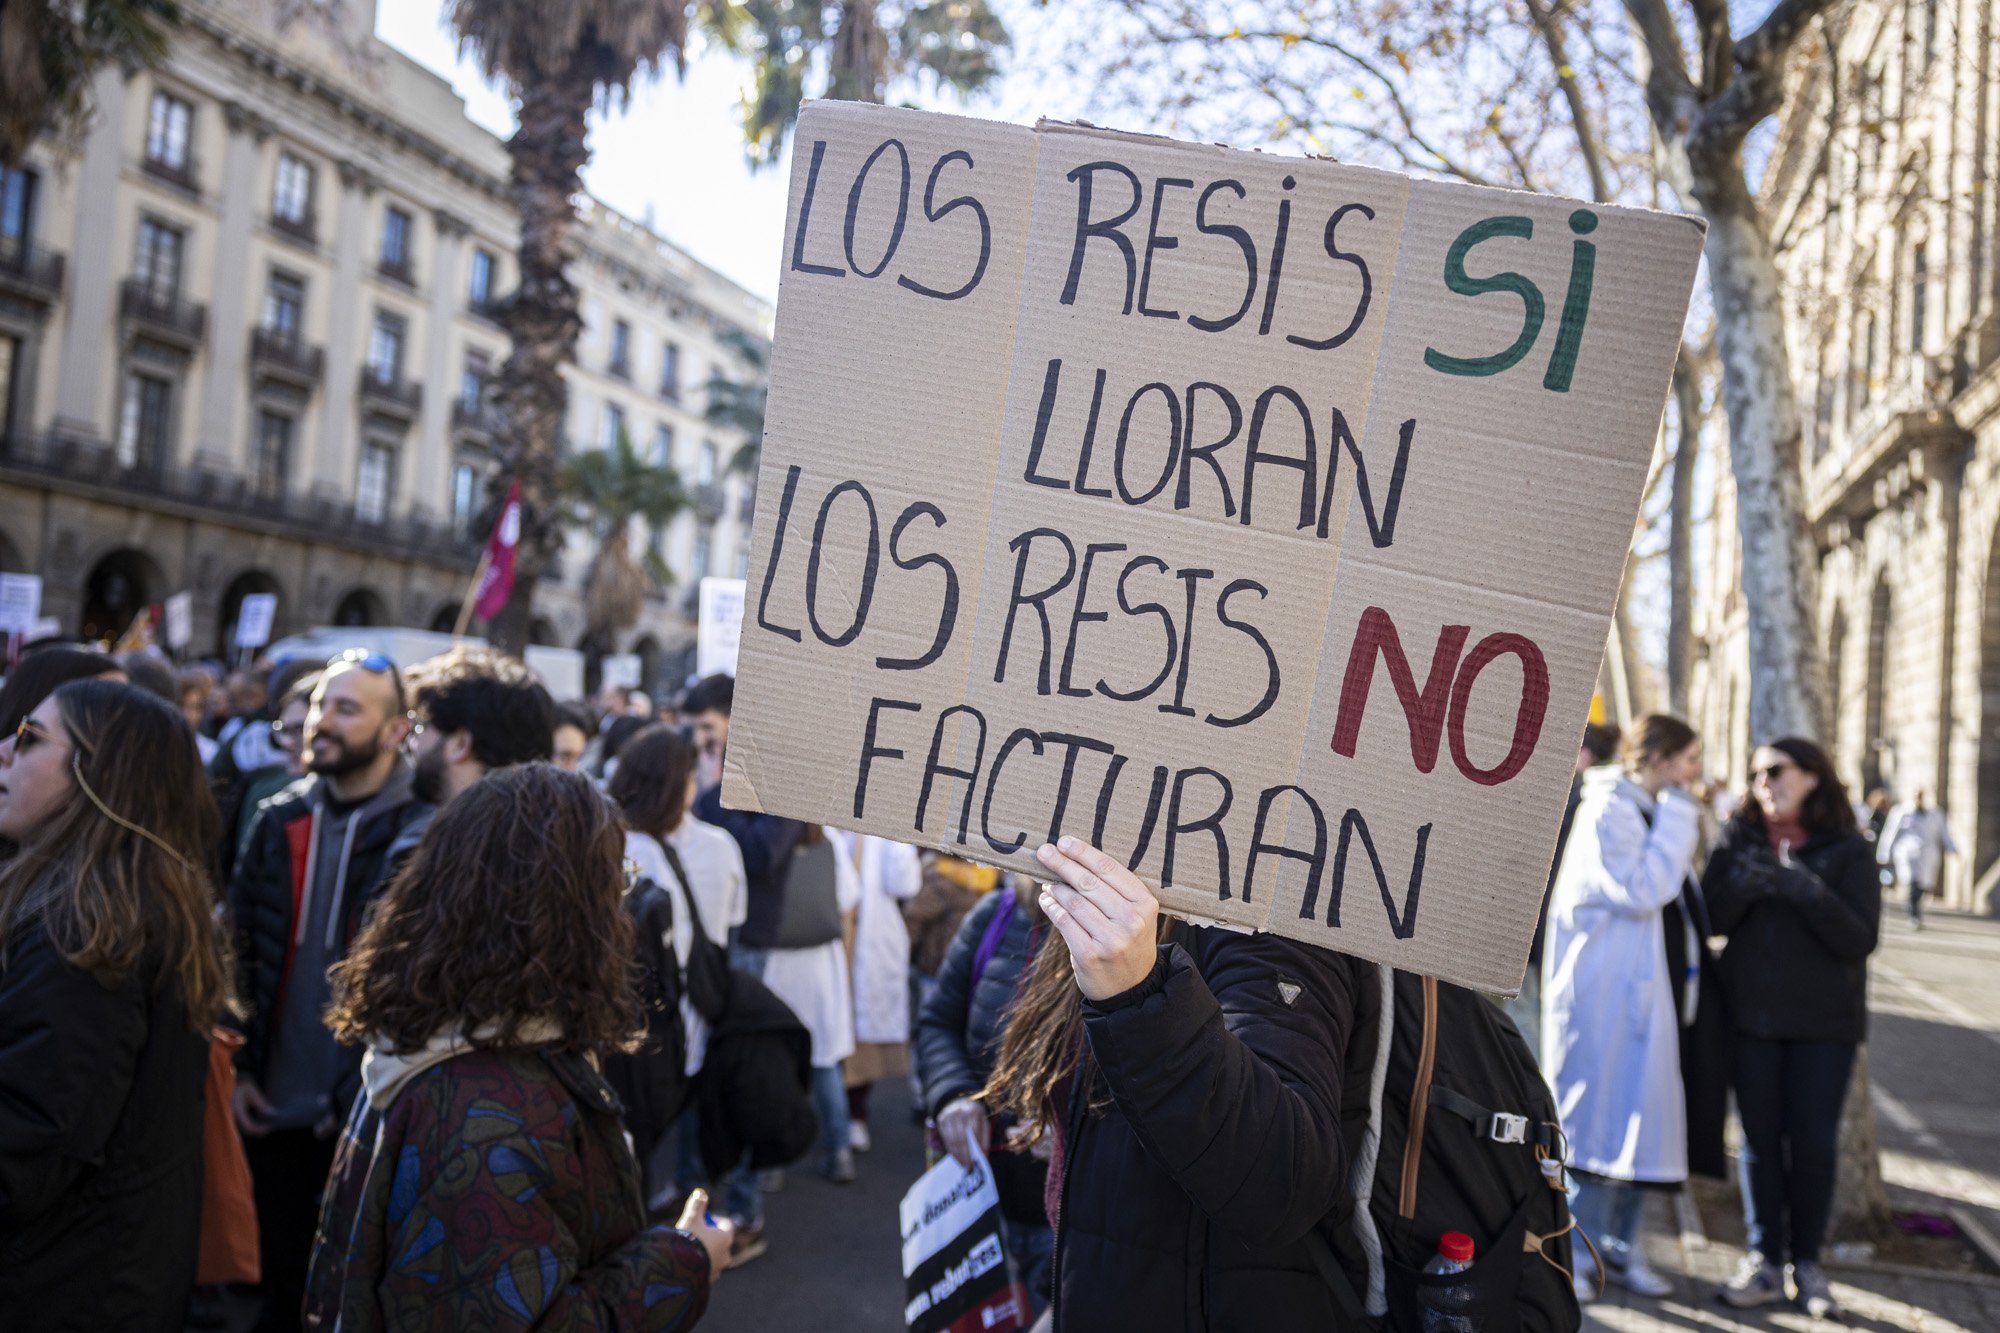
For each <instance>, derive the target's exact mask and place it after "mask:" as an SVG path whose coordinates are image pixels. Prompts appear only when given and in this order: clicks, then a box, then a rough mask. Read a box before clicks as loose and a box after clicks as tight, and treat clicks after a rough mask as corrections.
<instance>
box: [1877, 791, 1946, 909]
mask: <svg viewBox="0 0 2000 1333" xmlns="http://www.w3.org/2000/svg"><path fill="white" fill-rule="evenodd" d="M1946 852H1951V853H1953V854H1954V855H1956V854H1957V852H1958V844H1957V843H1955V842H1953V841H1952V840H1951V828H1950V826H1949V825H1947V824H1946V823H1945V818H1944V811H1942V810H1940V809H1938V808H1937V807H1936V806H1934V805H1927V806H1925V807H1924V808H1923V809H1921V810H1919V809H1917V807H1916V806H1914V805H1912V804H1911V803H1910V802H1908V801H1905V802H1903V803H1902V804H1901V805H1899V806H1897V807H1896V808H1895V809H1893V810H1891V811H1890V812H1889V822H1888V823H1886V824H1884V825H1883V826H1882V840H1881V842H1880V843H1879V844H1877V847H1876V852H1875V854H1876V856H1877V857H1878V858H1879V859H1880V860H1881V863H1882V864H1883V865H1885V866H1889V867H1891V868H1893V869H1894V870H1895V872H1896V882H1897V883H1898V884H1902V885H1904V886H1906V887H1907V886H1909V885H1911V884H1914V885H1916V886H1917V887H1918V888H1920V889H1922V890H1924V892H1926V893H1928V892H1930V891H1931V890H1932V889H1935V888H1936V887H1937V886H1938V876H1939V875H1940V874H1941V873H1943V871H1944V854H1945V853H1946Z"/></svg>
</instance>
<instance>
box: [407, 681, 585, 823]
mask: <svg viewBox="0 0 2000 1333" xmlns="http://www.w3.org/2000/svg"><path fill="white" fill-rule="evenodd" d="M406 684H407V687H408V691H409V703H410V723H411V735H410V741H409V755H410V762H411V769H412V771H411V774H410V794H411V795H412V796H414V797H416V799H417V800H419V801H422V802H424V803H425V804H427V805H430V806H432V807H434V808H442V807H443V806H445V805H446V804H448V803H449V802H451V801H453V800H455V799H456V798H457V797H459V796H460V795H462V794H463V793H464V792H465V790H466V788H468V787H470V786H472V784H473V783H475V782H478V781H480V780H481V779H482V778H484V777H486V776H487V775H488V774H490V773H493V772H495V771H497V770H499V769H503V768H509V767H512V766H513V765H515V764H529V763H534V762H536V761H546V760H547V759H549V757H550V756H551V755H552V754H553V753H554V749H555V722H556V706H555V701H554V700H553V699H551V698H549V692H548V691H547V690H546V689H543V688H542V683H541V682H540V681H539V680H537V679H535V676H534V673H533V672H531V671H529V670H528V668H527V667H526V666H525V665H523V664H522V662H521V660H520V659H519V658H517V657H511V656H509V655H508V654H506V653H503V652H500V651H499V650H498V649H494V648H485V647H475V646H472V645H467V644H461V645H459V646H457V647H455V648H452V649H450V650H449V651H447V652H444V653H440V654H439V655H438V656H436V657H433V658H429V659H427V660H425V661H422V662H419V663H417V664H416V665H415V666H413V667H411V668H410V674H409V679H408V681H407V682H406ZM398 843H399V844H404V845H409V846H414V844H415V838H414V837H413V836H412V833H411V830H410V829H407V828H406V829H405V830H404V831H403V833H402V835H401V837H400V838H399V839H398ZM402 849H403V848H402V846H400V845H399V848H398V850H399V851H401V850H402Z"/></svg>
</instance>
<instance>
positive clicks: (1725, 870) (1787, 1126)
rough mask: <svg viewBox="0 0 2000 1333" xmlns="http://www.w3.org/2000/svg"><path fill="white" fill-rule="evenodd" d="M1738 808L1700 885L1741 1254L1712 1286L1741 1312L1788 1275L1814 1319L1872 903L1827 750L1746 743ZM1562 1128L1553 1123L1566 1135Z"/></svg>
mask: <svg viewBox="0 0 2000 1333" xmlns="http://www.w3.org/2000/svg"><path fill="white" fill-rule="evenodd" d="M1750 775H1751V776H1750V795H1751V799H1750V800H1747V801H1745V802H1744V803H1743V807H1742V809H1741V810H1740V811H1739V812H1738V814H1737V816H1736V818H1735V819H1734V820H1732V821H1731V822H1730V825H1729V827H1728V828H1727V829H1726V830H1725V831H1724V833H1723V840H1722V845H1721V846H1720V847H1719V848H1717V849H1716V853H1715V855H1714V856H1713V857H1711V858H1710V860H1709V863H1708V869H1707V871H1706V873H1705V874H1704V875H1703V877H1702V884H1703V887H1704V888H1705V889H1706V890H1707V893H1708V902H1709V909H1710V911H1711V913H1712V914H1713V919H1714V925H1715V929H1716V930H1718V931H1720V932H1721V933H1723V934H1725V935H1727V936H1728V937H1729V943H1728V945H1727V946H1726V947H1725V948H1724V949H1723V951H1722V961H1721V973H1722V982H1723V989H1724V992H1725V993H1726V994H1727V996H1728V997H1729V1015H1730V1019H1731V1021H1732V1022H1733V1023H1734V1024H1735V1027H1736V1113H1737V1115H1738V1117H1739V1118H1740V1119H1741V1120H1742V1122H1743V1147H1742V1152H1741V1155H1740V1161H1741V1167H1742V1172H1743V1212H1744V1220H1745V1222H1746V1223H1747V1224H1748V1227H1749V1232H1750V1238H1749V1245H1750V1254H1749V1256H1748V1257H1747V1258H1746V1259H1745V1260H1744V1263H1743V1267H1742V1269H1741V1270H1740V1271H1739V1272H1738V1273H1737V1274H1736V1276H1735V1277H1734V1278H1732V1279H1731V1280H1730V1282H1729V1283H1728V1284H1727V1285H1726V1286H1725V1287H1724V1288H1723V1291H1722V1297H1723V1299H1724V1300H1726V1301H1728V1302H1729V1304H1731V1305H1733V1306H1736V1307H1737V1308H1739V1309H1742V1308H1747V1307H1750V1306H1755V1305H1765V1304H1769V1303H1771V1302H1774V1301H1780V1300H1783V1299H1784V1296H1785V1270H1784V1266H1785V1264H1786V1263H1787V1261H1789V1262H1790V1264H1791V1274H1792V1279H1793V1282H1794V1284H1795V1286H1796V1288H1797V1291H1798V1299H1799V1303H1800V1304H1801V1305H1802V1306H1804V1307H1805V1309H1806V1311H1807V1313H1808V1314H1810V1315H1812V1316H1813V1317H1814V1318H1822V1317H1826V1316H1830V1315H1836V1314H1838V1312H1839V1306H1838V1304H1837V1302H1835V1300H1834V1297H1833V1290H1832V1288H1831V1286H1829V1285H1828V1283H1827V1279H1826V1274H1825V1272H1824V1271H1823V1270H1822V1269H1821V1268H1820V1266H1819V1256H1820V1247H1821V1245H1822V1243H1823V1242H1824V1241H1825V1238H1826V1229H1827V1222H1828V1219H1829V1217H1830V1216H1831V1214H1832V1209H1833V1186H1834V1176H1835V1169H1836V1167H1837V1164H1838V1159H1839V1151H1840V1110H1841V1106H1842V1104H1843V1103H1844V1102H1845V1101H1846V1098H1847V1089H1848V1080H1849V1077H1850V1075H1851V1074H1852V1073H1853V1069H1854V1055H1855V1050H1856V1048H1857V1047H1858V1046H1859V1045H1860V1044H1861V1042H1862V1041H1864V1040H1865V1039H1866V1037H1867V1032H1868V955H1869V954H1870V953H1873V952H1874V950H1875V944H1876V940H1877V933H1878V929H1879V925H1880V919H1881V912H1882V892H1881V888H1880V886H1879V884H1878V882H1877V880H1876V876H1875V860H1874V857H1873V856H1872V855H1871V854H1870V852H1871V849H1870V848H1869V845H1868V840H1867V839H1866V838H1864V837H1862V836H1861V833H1860V832H1859V830H1858V829H1857V828H1856V827H1855V819H1854V807H1853V806H1852V805H1851V804H1850V803H1849V801H1848V797H1847V792H1846V790H1845V789H1844V788H1843V787H1842V786H1841V782H1840V778H1839V777H1838V776H1837V775H1836V774H1835V772H1834V769H1833V763H1832V761H1831V760H1829V759H1828V758H1827V755H1826V752H1825V751H1824V750H1822V749H1821V748H1820V747H1819V746H1817V745H1815V744H1814V743H1813V742H1811V741H1808V740H1803V739H1799V738H1796V737H1794V738H1791V739H1787V740H1778V741H1773V742H1772V743H1771V744H1769V745H1763V746H1759V747H1758V748H1757V751H1756V753H1755V754H1754V755H1753V756H1751V760H1750ZM1565 1128H1567V1126H1565Z"/></svg>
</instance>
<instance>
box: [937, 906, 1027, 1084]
mask: <svg viewBox="0 0 2000 1333" xmlns="http://www.w3.org/2000/svg"><path fill="white" fill-rule="evenodd" d="M1012 892H1013V891H1012V890H1011V889H1006V888H1000V889H995V890H994V891H993V892H991V893H989V894H987V895H986V896H985V897H983V898H981V899H980V900H979V902H978V904H977V905H975V906H974V907H973V909H972V910H971V911H970V912H967V913H966V914H965V918H964V920H962V921H960V922H959V923H958V933H957V934H956V935H953V936H952V939H951V949H950V951H949V952H948V953H946V954H945V956H944V964H943V966H941V967H939V968H938V974H937V989H936V990H934V991H933V992H931V996H930V998H929V999H928V1000H926V1001H924V1007H923V1011H922V1012H921V1013H920V1014H918V1016H917V1041H916V1047H917V1052H916V1054H917V1077H918V1078H920V1079H921V1080H922V1081H923V1085H924V1107H925V1109H926V1110H928V1111H929V1112H930V1113H931V1114H932V1115H936V1114H937V1113H938V1112H939V1111H941V1110H943V1109H944V1107H945V1103H947V1102H950V1101H952V1100H953V1099H955V1098H958V1097H970V1096H972V1095H973V1094H974V1093H976V1092H978V1091H979V1090H980V1089H981V1088H983V1087H985V1086H986V1076H987V1075H989V1074H991V1073H992V1072H993V1065H994V1062H995V1061H996V1060H998V1059H999V1056H1000V1032H1001V1029H1002V1028H1003V1027H1005V1026H1006V1019H1007V1006H1008V1005H1010V1004H1012V1003H1013V1000H1014V988H1015V986H1017V985H1018V984H1019V983H1020V980H1021V973H1022V972H1023V971H1025V970H1026V969H1027V966H1028V962H1029V959H1030V958H1031V956H1032V955H1031V954H1030V952H1029V949H1030V945H1031V943H1032V940H1033V934H1034V924H1033V922H1032V920H1031V919H1030V918H1031V913H1030V912H1029V911H1028V910H1027V909H1026V908H1025V907H1022V906H1020V905H1019V904H1018V903H1017V904H1016V905H1015V907H1014V914H1013V916H1012V917H1011V918H1010V919H1009V920H1008V922H1007V930H1006V933H1005V934H1003V935H1002V936H1001V937H1000V942H999V947H997V948H996V949H994V951H993V956H992V957H991V958H990V959H989V960H987V964H986V970H985V971H984V972H982V973H981V974H980V977H979V984H978V985H977V986H974V985H973V984H972V960H973V957H974V956H975V955H976V954H977V953H978V952H979V941H980V940H981V939H982V938H984V937H985V935H986V927H987V925H988V923H990V922H991V921H992V920H993V914H994V913H995V912H997V911H999V910H1000V905H1001V903H1002V902H1003V901H1006V900H1008V899H1009V898H1010V897H1011V896H1012Z"/></svg>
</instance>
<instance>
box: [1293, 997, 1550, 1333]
mask: <svg viewBox="0 0 2000 1333" xmlns="http://www.w3.org/2000/svg"><path fill="white" fill-rule="evenodd" d="M1365 976H1366V974H1365V973H1364V977H1365ZM1375 984H1376V986H1377V987H1378V990H1377V995H1376V1002H1375V1003H1373V1004H1370V1005H1367V1006H1365V1007H1364V1009H1363V1010H1362V1013H1361V1014H1360V1015H1358V1016H1357V1018H1358V1020H1359V1024H1360V1026H1359V1027H1358V1028H1357V1031H1356V1032H1355V1034H1354V1040H1353V1042H1352V1043H1351V1044H1350V1046H1349V1060H1348V1067H1347V1078H1348V1079H1349V1080H1350V1087H1351V1089H1352V1091H1350V1094H1349V1098H1348V1101H1349V1105H1350V1107H1354V1106H1355V1105H1356V1102H1357V1100H1358V1102H1359V1103H1360V1104H1361V1107H1362V1108H1365V1110H1364V1111H1363V1112H1361V1113H1358V1114H1357V1121H1356V1123H1354V1124H1353V1125H1352V1126H1351V1127H1350V1133H1349V1141H1350V1150H1351V1152H1352V1153H1353V1157H1352V1161H1353V1163H1354V1171H1355V1173H1356V1181H1355V1191H1354V1193H1355V1196H1356V1198H1355V1205H1356V1206H1355V1207H1354V1209H1353V1211H1352V1214H1351V1216H1349V1217H1348V1218H1347V1219H1346V1225H1344V1226H1342V1227H1339V1228H1338V1229H1337V1234H1334V1235H1332V1236H1326V1235H1321V1236H1319V1237H1318V1239H1319V1240H1320V1241H1322V1242H1325V1243H1324V1244H1321V1245H1316V1246H1315V1249H1316V1257H1317V1258H1318V1259H1319V1261H1320V1262H1319V1266H1320V1269H1321V1271H1322V1275H1323V1276H1324V1277H1325V1278H1326V1280H1327V1282H1328V1284H1329V1285H1330V1286H1332V1287H1333V1288H1334V1291H1335V1294H1336V1296H1337V1297H1338V1298H1339V1299H1340V1301H1341V1303H1342V1305H1343V1306H1344V1307H1345V1308H1346V1311H1347V1313H1348V1315H1349V1318H1350V1320H1351V1321H1352V1322H1353V1324H1354V1326H1355V1327H1359V1328H1368V1329H1377V1330H1385V1331H1393V1333H1403V1331H1404V1330H1408V1331H1410V1333H1415V1330H1418V1329H1420V1328H1421V1327H1422V1321H1423V1310H1422V1307H1421V1306H1420V1304H1419V1293H1420V1292H1421V1291H1422V1290H1424V1289H1425V1288H1431V1287H1439V1286H1445V1285H1461V1284H1462V1285H1464V1286H1467V1287H1470V1288H1471V1289H1472V1292H1473V1296H1472V1300H1471V1302H1470V1304H1471V1306H1472V1314H1473V1324H1474V1326H1475V1327H1477V1328H1478V1329H1479V1330H1480V1333H1573V1331H1574V1330H1576V1329H1578V1328H1580V1327H1581V1326H1582V1322H1583V1314H1582V1311H1581V1310H1580V1309H1579V1307H1578V1305H1577V1301H1576V1295H1575V1291H1574V1290H1573V1288H1572V1286H1571V1280H1570V1271H1571V1268H1572V1263H1571V1258H1570V1232H1571V1230H1572V1223H1571V1221H1570V1216H1569V1199H1568V1196H1567V1194H1566V1193H1565V1192H1564V1186H1565V1184H1566V1183H1567V1182H1566V1181H1565V1180H1564V1167H1563V1160H1564V1156H1565V1153H1566V1152H1567V1145H1566V1144H1565V1143H1564V1141H1563V1137H1562V1130H1561V1128H1560V1126H1559V1124H1558V1122H1557V1115H1556V1107H1555V1098H1554V1096H1553V1095H1552V1094H1551V1093H1550V1092H1549V1088H1548V1084H1547V1082H1546V1081H1545V1080H1544V1079H1543V1078H1542V1075H1541V1071H1540V1069H1539V1067H1538V1066H1537V1065H1536V1062H1535V1058H1534V1056H1533V1055H1532V1054H1531V1053H1530V1052H1529V1050H1528V1044H1527V1042H1526V1041H1525V1040H1523V1039H1522V1036H1521V1033H1520V1030H1519V1029H1518V1028H1516V1027H1515V1026H1514V1024H1513V1021H1512V1020H1511V1019H1509V1018H1508V1017H1507V1016H1506V1014H1505V1013H1503V1012H1502V1011H1501V1010H1500V1008H1499V1006H1498V1005H1496V1004H1494V1003H1493V1002H1492V1001H1490V1000H1488V999H1486V998H1485V997H1483V996H1481V995H1479V994H1477V993H1475V992H1473V991H1469V990H1466V989H1465V988H1463V987H1460V986H1453V985H1449V984H1447V983H1444V982H1440V981H1438V980H1436V979H1435V978H1432V977H1419V976H1414V975H1412V974H1409V973H1405V972H1392V971H1391V970H1390V969H1388V968H1386V967H1381V968H1377V969H1375ZM1371 1020H1372V1022H1373V1028H1372V1030H1368V1028H1369V1023H1370V1022H1371ZM1384 1037H1386V1038H1387V1046H1386V1049H1385V1048H1384V1046H1383V1038H1384ZM1378 1090H1379V1091H1378ZM1364 1169H1367V1171H1366V1175H1365V1176H1364V1175H1363V1174H1362V1173H1363V1171H1364ZM1363 1196H1365V1198H1364V1197H1363ZM1364 1204H1365V1206H1364ZM1447 1231H1458V1232H1463V1233H1465V1234H1466V1235H1469V1236H1471V1237H1472V1240H1473V1245H1474V1258H1473V1265H1472V1267H1471V1269H1470V1270H1468V1271H1466V1272H1464V1273H1460V1274H1453V1275H1442V1276H1426V1275H1425V1274H1424V1271H1423V1270H1424V1266H1425V1265H1426V1264H1428V1263H1429V1262H1430V1261H1431V1259H1432V1257H1433V1256H1435V1255H1436V1254H1437V1252H1438V1240H1439V1237H1440V1236H1442V1235H1443V1234H1444V1233H1445V1232H1447Z"/></svg>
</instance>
